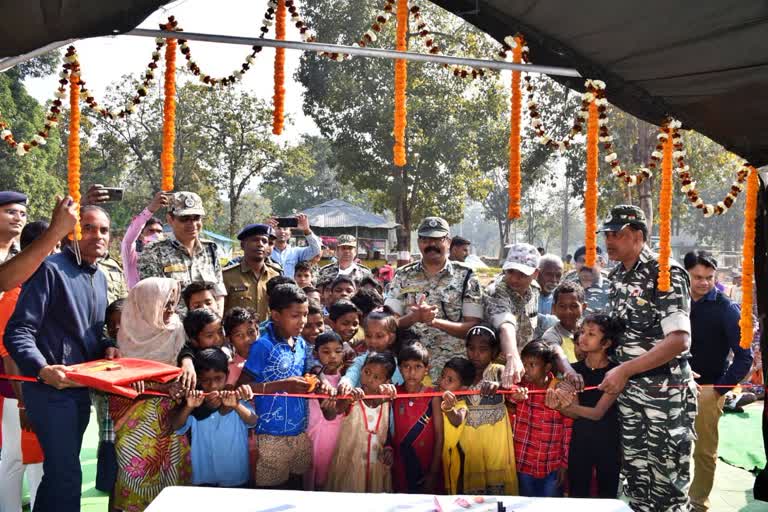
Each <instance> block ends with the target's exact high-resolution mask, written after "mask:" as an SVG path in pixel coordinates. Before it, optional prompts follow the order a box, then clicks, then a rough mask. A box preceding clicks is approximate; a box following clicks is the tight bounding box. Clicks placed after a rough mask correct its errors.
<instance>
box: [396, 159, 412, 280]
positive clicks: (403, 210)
mask: <svg viewBox="0 0 768 512" xmlns="http://www.w3.org/2000/svg"><path fill="white" fill-rule="evenodd" d="M404 172H405V171H403V173H404ZM400 190H401V192H400V194H399V197H398V198H397V208H396V209H395V221H396V222H397V223H398V224H399V226H397V230H396V234H397V264H398V266H399V265H405V264H406V263H409V262H410V261H411V257H410V253H411V212H410V211H409V210H408V204H407V203H408V195H407V191H406V189H405V186H404V185H403V186H402V187H401V189H400ZM406 253H407V257H406Z"/></svg>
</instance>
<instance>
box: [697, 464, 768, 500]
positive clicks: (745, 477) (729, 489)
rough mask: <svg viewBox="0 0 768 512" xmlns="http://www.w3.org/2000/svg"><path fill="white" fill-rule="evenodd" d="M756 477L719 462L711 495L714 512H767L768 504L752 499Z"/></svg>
mask: <svg viewBox="0 0 768 512" xmlns="http://www.w3.org/2000/svg"><path fill="white" fill-rule="evenodd" d="M754 481H755V477H754V475H753V474H752V473H750V472H749V471H745V470H743V469H741V468H737V467H735V466H730V465H728V464H726V463H725V462H723V461H718V463H717V469H716V471H715V488H714V489H713V491H712V494H711V495H710V501H711V502H712V508H711V510H712V512H736V511H739V512H758V511H761V512H765V511H766V510H768V503H766V502H764V501H754V500H753V499H752V485H753V483H754Z"/></svg>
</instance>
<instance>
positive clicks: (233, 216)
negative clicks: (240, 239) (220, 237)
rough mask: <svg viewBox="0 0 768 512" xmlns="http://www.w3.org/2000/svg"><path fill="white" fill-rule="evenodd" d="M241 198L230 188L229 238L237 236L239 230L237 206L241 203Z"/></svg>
mask: <svg viewBox="0 0 768 512" xmlns="http://www.w3.org/2000/svg"><path fill="white" fill-rule="evenodd" d="M239 202H240V198H239V197H237V196H236V195H235V194H234V192H232V189H231V188H230V193H229V238H234V237H235V232H236V230H237V207H238V205H239Z"/></svg>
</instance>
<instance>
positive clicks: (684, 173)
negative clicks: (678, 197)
mask: <svg viewBox="0 0 768 512" xmlns="http://www.w3.org/2000/svg"><path fill="white" fill-rule="evenodd" d="M751 168H752V166H751V165H750V164H749V162H744V163H743V164H742V166H741V169H739V171H738V172H737V173H736V181H734V182H733V183H731V189H730V190H729V191H728V194H727V195H726V196H725V197H724V198H723V200H722V201H718V202H717V203H715V204H712V203H705V202H704V200H703V199H702V198H701V197H700V196H699V192H698V190H696V182H695V181H694V180H693V177H692V176H691V172H690V167H689V166H688V165H687V164H686V163H685V155H684V154H683V155H681V156H680V157H679V158H678V159H677V171H678V176H679V178H680V184H681V188H680V190H681V191H682V192H683V193H685V195H686V197H687V198H688V200H689V201H690V202H691V204H693V206H695V207H696V208H698V209H699V210H701V211H702V213H703V214H704V217H712V216H713V215H722V214H724V213H725V212H727V211H728V210H729V209H730V208H731V206H733V203H735V202H736V198H737V197H738V195H739V193H740V192H741V191H742V190H743V189H744V183H745V182H746V181H747V177H748V176H749V173H750V169H751Z"/></svg>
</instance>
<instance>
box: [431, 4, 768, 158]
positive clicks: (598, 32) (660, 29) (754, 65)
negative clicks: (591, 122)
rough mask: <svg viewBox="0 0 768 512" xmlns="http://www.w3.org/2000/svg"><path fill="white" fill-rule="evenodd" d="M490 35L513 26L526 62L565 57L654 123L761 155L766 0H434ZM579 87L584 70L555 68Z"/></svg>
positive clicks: (766, 124)
mask: <svg viewBox="0 0 768 512" xmlns="http://www.w3.org/2000/svg"><path fill="white" fill-rule="evenodd" d="M433 3H435V4H437V5H439V6H441V7H443V8H445V9H447V10H449V11H451V12H454V13H456V14H458V15H459V16H461V17H463V18H464V19H465V20H467V21H468V22H470V23H472V24H474V25H475V26H477V27H478V28H480V29H481V30H483V31H485V32H487V33H488V34H490V35H491V36H493V37H494V38H496V39H498V40H503V38H504V37H505V36H507V35H511V34H514V33H515V32H518V31H519V32H521V33H522V34H523V35H525V37H526V39H527V41H528V46H529V47H530V49H531V59H532V60H533V62H534V63H535V64H542V65H552V66H564V67H574V68H576V69H577V70H578V71H580V72H581V74H582V76H585V77H589V78H595V79H602V80H604V81H605V82H606V83H607V84H608V88H607V91H606V92H607V96H608V100H609V101H610V102H611V103H613V104H614V105H617V106H618V107H620V108H621V109H623V110H625V111H627V112H629V113H630V114H632V115H635V116H637V117H639V118H641V119H644V120H646V121H648V122H651V123H654V124H660V122H661V121H662V120H663V119H664V117H666V116H667V115H672V116H674V117H676V118H678V119H680V120H681V121H682V122H683V126H684V127H686V128H692V129H694V130H696V131H698V132H700V133H703V134H704V135H706V136H708V137H710V138H711V139H713V140H714V141H716V142H718V143H720V144H722V145H723V146H725V147H726V148H727V149H729V150H731V151H733V152H734V153H736V154H738V155H740V156H742V157H744V158H746V159H748V160H749V161H751V162H752V163H753V164H754V165H757V166H762V165H766V164H768V37H766V35H768V3H766V2H744V1H741V0H702V1H699V2H669V1H668V0H645V1H643V2H632V1H623V2H616V1H608V0H594V1H592V2H589V3H588V4H585V3H584V2H574V1H571V0H514V1H512V0H433ZM557 80H559V81H560V82H562V83H565V84H567V85H568V86H570V87H572V88H574V89H578V90H583V80H581V79H569V78H557Z"/></svg>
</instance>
